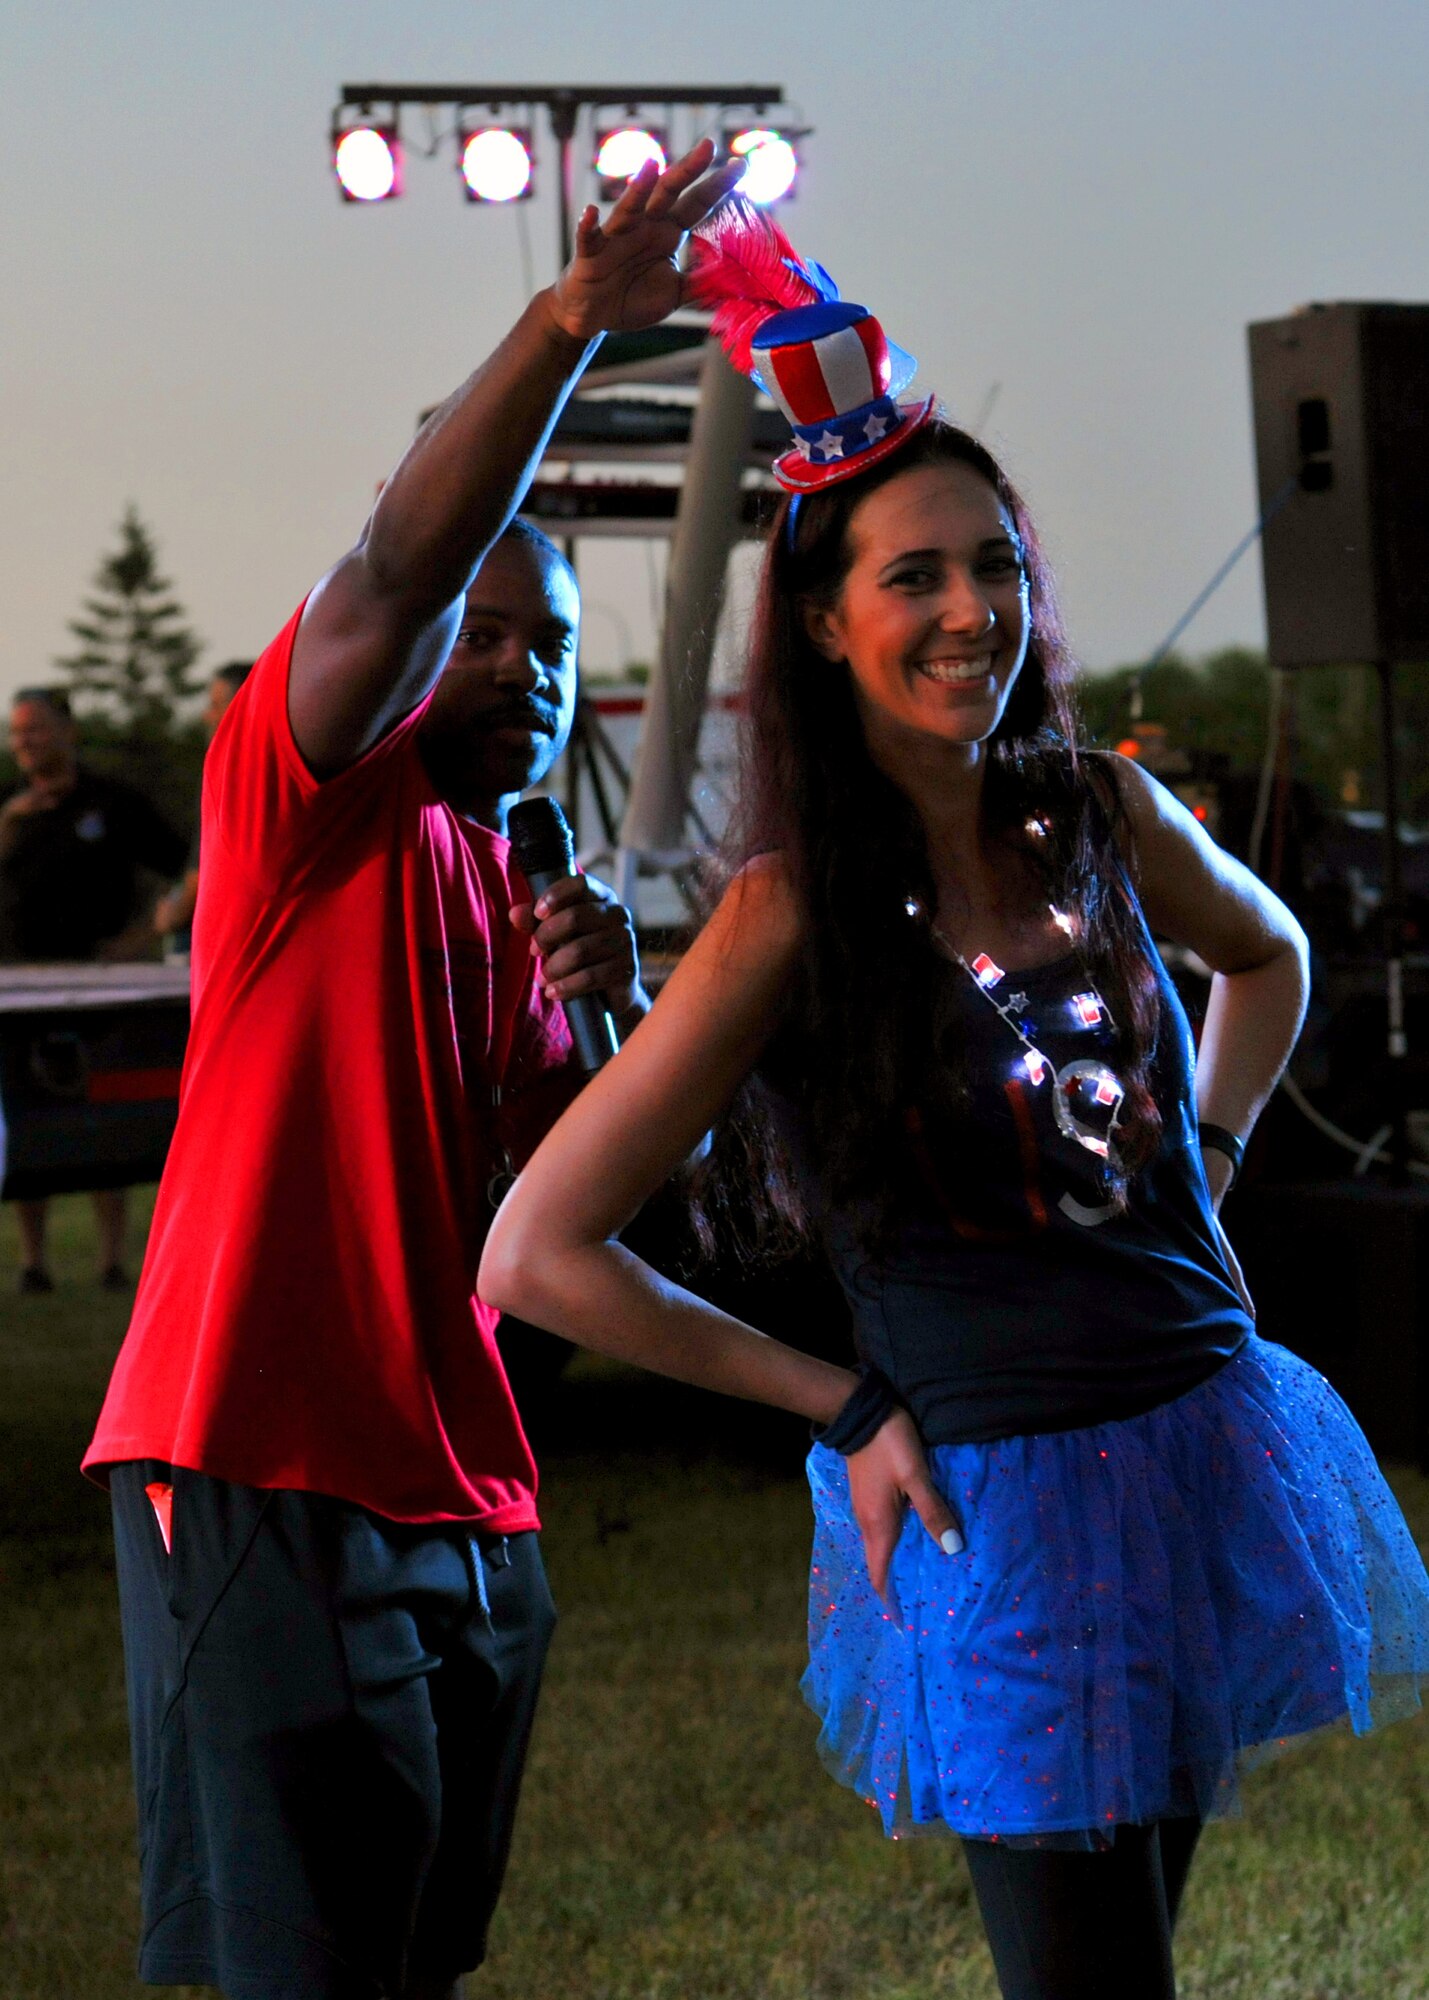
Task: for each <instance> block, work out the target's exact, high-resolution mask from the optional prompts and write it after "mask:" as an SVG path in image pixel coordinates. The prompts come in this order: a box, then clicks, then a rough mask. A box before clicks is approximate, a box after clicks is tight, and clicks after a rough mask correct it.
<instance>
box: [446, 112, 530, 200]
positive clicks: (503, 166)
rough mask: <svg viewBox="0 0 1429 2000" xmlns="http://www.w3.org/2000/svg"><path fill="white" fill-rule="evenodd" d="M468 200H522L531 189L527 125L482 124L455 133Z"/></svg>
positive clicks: (526, 197)
mask: <svg viewBox="0 0 1429 2000" xmlns="http://www.w3.org/2000/svg"><path fill="white" fill-rule="evenodd" d="M457 145H458V147H459V148H460V160H461V177H462V183H463V185H464V187H465V190H466V198H467V200H468V201H525V200H528V199H529V198H530V196H531V195H532V193H533V192H534V184H533V181H532V168H533V165H534V154H533V152H532V149H531V132H530V129H529V127H526V126H515V125H484V126H482V127H480V128H479V129H478V130H476V131H461V132H458V134H457Z"/></svg>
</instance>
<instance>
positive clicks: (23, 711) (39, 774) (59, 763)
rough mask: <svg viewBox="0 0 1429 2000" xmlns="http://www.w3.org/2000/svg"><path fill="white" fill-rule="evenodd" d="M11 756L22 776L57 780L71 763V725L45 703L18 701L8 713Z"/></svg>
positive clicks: (72, 742) (72, 756)
mask: <svg viewBox="0 0 1429 2000" xmlns="http://www.w3.org/2000/svg"><path fill="white" fill-rule="evenodd" d="M10 754H11V756H12V757H13V758H14V759H15V762H16V763H17V764H18V765H19V767H20V774H21V776H22V777H25V778H29V779H31V780H33V779H35V778H57V777H60V776H62V775H63V773H64V772H66V771H67V770H68V769H69V767H70V766H71V765H72V764H73V762H74V725H73V723H71V722H67V721H66V720H65V718H64V716H62V715H61V714H60V713H59V711H58V710H57V709H53V708H51V707H50V705H49V703H48V702H47V701H17V702H16V703H15V705H14V707H13V708H12V709H11V710H10Z"/></svg>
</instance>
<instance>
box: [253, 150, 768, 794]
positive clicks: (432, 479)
mask: <svg viewBox="0 0 1429 2000" xmlns="http://www.w3.org/2000/svg"><path fill="white" fill-rule="evenodd" d="M713 153H714V147H713V145H712V143H711V142H710V141H709V140H704V141H702V142H701V144H700V145H698V146H696V147H695V148H694V150H693V151H692V152H690V153H687V154H686V155H685V157H684V159H682V160H679V161H677V162H676V164H675V165H674V166H673V167H670V168H669V169H668V170H667V171H666V172H665V173H663V174H657V173H656V172H655V171H654V170H653V168H650V167H647V168H645V169H643V170H642V171H641V172H640V173H639V174H638V175H637V176H636V177H635V179H634V180H633V181H632V182H631V184H630V186H629V187H628V188H627V189H626V191H625V193H624V194H623V195H622V196H621V198H620V200H619V201H618V202H617V203H616V205H615V207H614V208H613V209H612V210H611V213H610V215H609V217H608V218H607V220H606V221H605V222H604V223H602V222H601V221H600V219H599V217H598V215H597V212H596V210H595V209H594V208H587V209H586V211H585V213H584V214H583V215H582V216H581V218H580V221H579V223H578V224H577V226H576V247H575V254H574V256H573V257H572V259H571V262H570V263H569V264H568V265H567V267H566V269H565V270H564V271H563V272H562V273H561V275H560V277H559V278H558V279H557V280H556V282H555V284H554V285H552V286H551V287H550V288H549V289H548V290H546V291H544V292H540V293H538V294H537V296H536V297H535V298H534V299H533V300H532V301H531V303H530V305H529V306H528V307H527V308H526V310H525V312H524V313H522V315H521V317H520V319H519V320H518V321H517V322H516V325H515V326H514V327H513V328H512V329H511V332H510V333H509V334H507V336H506V338H505V339H504V340H503V341H502V342H501V344H500V346H499V347H498V348H497V349H496V351H495V353H494V354H493V355H492V356H491V357H490V359H489V360H487V361H485V362H483V364H482V366H481V367H480V368H478V369H477V371H476V373H475V374H474V375H473V376H471V378H470V380H469V381H467V382H466V383H465V384H464V385H463V386H462V387H461V388H460V389H458V390H457V392H456V394H455V395H454V396H452V397H450V398H449V399H448V400H447V402H445V403H444V404H443V405H442V407H441V408H440V409H439V410H437V411H436V412H435V414H434V415H433V416H432V417H430V418H429V419H428V421H427V422H426V423H425V424H424V425H423V426H422V429H421V431H420V432H419V433H418V435H417V437H416V438H415V439H414V441H413V443H412V445H411V448H410V449H409V450H408V452H407V453H406V455H405V457H404V458H403V459H402V462H401V463H400V465H399V466H398V467H397V469H396V471H395V472H394V473H393V474H392V477H391V478H390V479H389V480H388V482H387V484H386V485H385V486H384V487H383V489H382V493H381V495H380V497H379V499H378V501H377V505H376V507H375V508H374V510H373V512H372V516H371V519H370V520H369V521H368V523H367V527H366V529H365V530H364V532H363V535H362V538H361V540H360V541H359V542H358V544H357V546H356V548H354V549H353V550H352V551H351V553H350V554H348V555H346V556H344V557H343V559H342V560H341V562H339V563H338V564H337V565H336V566H335V568H333V569H331V570H329V572H328V574H327V575H326V576H325V577H324V578H323V580H322V582H321V583H320V584H319V585H318V586H317V588H316V589H315V590H314V592H313V594H312V596H311V597H310V598H309V599H308V603H307V607H306V609H305V610H304V613H303V619H302V623H301V625H300V627H299V630H298V636H297V641H296V643H295V645H294V648H293V663H292V671H291V675H290V679H289V687H288V709H289V716H290V719H291V722H292V726H293V734H294V737H295V739H296V741H297V745H298V748H299V750H300V751H301V752H302V754H303V757H304V759H305V761H306V762H307V763H308V765H309V766H310V767H311V768H312V769H313V770H314V771H316V772H318V773H319V774H320V775H324V776H326V775H331V774H332V773H334V772H336V771H340V770H343V769H345V768H346V766H347V765H349V764H352V763H354V762H355V761H356V760H357V759H358V758H359V757H360V756H362V755H363V753H364V752H365V751H367V750H369V749H370V748H371V747H372V745H373V744H374V743H376V742H378V741H379V740H380V738H381V737H382V736H383V735H385V733H386V732H387V730H389V729H390V728H391V727H392V725H393V724H394V723H395V722H397V721H398V720H399V719H400V718H401V717H402V716H403V715H405V714H406V713H407V712H408V711H409V710H410V709H412V708H413V707H415V706H416V704H417V703H418V702H419V701H420V700H421V699H422V697H423V696H424V695H425V694H426V693H427V691H428V689H429V688H430V687H431V686H432V684H433V682H434V681H435V680H436V678H437V675H438V674H439V673H440V672H441V670H442V665H443V663H444V661H445V660H446V657H447V654H448V652H449V651H450V649H451V645H452V641H453V639H454V638H455V636H456V632H457V629H458V626H459V622H460V618H461V610H462V599H463V596H464V593H465V591H466V589H467V586H468V585H469V583H470V582H471V579H472V577H473V576H474V575H475V573H476V570H477V568H478V567H479V565H480V563H481V559H482V557H483V555H484V554H485V553H486V551H487V549H488V548H489V547H490V546H491V544H492V543H493V542H494V541H495V540H496V538H497V536H498V535H499V534H500V533H501V531H502V529H503V528H504V527H505V526H506V524H507V522H508V521H509V520H510V519H511V517H512V515H513V514H514V513H515V512H516V510H517V508H518V507H519V505H520V502H521V498H522V496H523V494H524V493H525V491H526V487H527V485H528V484H529V482H530V480H531V477H532V474H533V473H534V471H535V469H536V466H537V465H538V463H539V462H540V458H541V454H542V452H543V451H544V449H545V446H546V441H547V439H548V437H549V436H550V433H551V428H552V426H553V425H554V423H555V421H556V418H557V416H558V415H559V413H560V410H561V408H562V406H563V404H564V403H565V400H566V397H567V396H568V395H569V394H570V392H571V389H572V388H573V387H574V385H575V383H576V381H577V380H578V379H579V377H580V373H581V370H582V369H583V368H584V367H585V364H586V362H587V360H588V359H589V357H590V355H591V353H592V351H593V348H594V344H595V342H596V341H598V340H599V338H600V336H601V335H602V334H603V333H607V332H613V331H616V330H624V329H629V328H634V327H641V326H652V325H654V324H655V323H656V322H657V321H659V320H662V319H664V318H665V317H666V315H667V314H668V313H670V312H672V311H673V310H674V308H675V307H676V306H677V305H678V304H679V302H680V296H681V280H680V273H679V270H678V268H677V266H676V262H675V258H676V254H677V252H678V250H679V247H680V243H681V240H682V238H683V237H684V235H685V233H686V231H687V230H689V229H691V228H692V227H693V226H694V225H695V224H696V223H697V222H699V221H700V220H701V219H702V218H703V217H704V216H705V215H707V214H708V213H709V211H710V210H711V209H712V208H713V207H714V206H715V205H716V204H717V203H718V202H719V201H721V200H722V199H723V198H724V196H725V195H726V194H727V193H728V192H729V190H730V188H731V187H732V186H733V185H734V183H735V182H736V181H737V180H738V178H739V176H740V174H741V173H742V172H743V170H744V164H745V163H744V162H743V161H732V162H730V163H729V164H728V165H726V166H724V167H721V168H719V169H718V170H716V171H715V172H713V173H707V172H706V169H707V168H708V167H709V164H710V160H711V158H712V157H713Z"/></svg>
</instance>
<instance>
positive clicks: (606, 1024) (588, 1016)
mask: <svg viewBox="0 0 1429 2000" xmlns="http://www.w3.org/2000/svg"><path fill="white" fill-rule="evenodd" d="M506 830H507V833H508V835H509V836H510V840H511V852H512V853H513V854H514V855H515V857H516V861H517V865H518V866H519V868H520V870H521V873H522V874H523V875H524V876H525V877H526V880H527V881H528V882H529V883H530V884H531V894H532V896H533V897H535V898H536V899H537V900H538V901H539V899H540V898H541V897H542V896H543V895H544V894H545V893H546V891H547V889H549V888H550V887H551V885H552V884H553V883H555V882H559V881H561V880H563V879H564V878H565V877H566V876H568V875H574V874H576V873H577V872H578V870H577V868H576V857H575V845H574V843H573V841H572V839H571V830H570V827H569V826H568V825H567V824H566V816H565V814H564V813H563V812H562V811H561V808H560V807H559V805H557V803H556V801H555V800H554V799H546V798H540V799H522V800H521V801H520V802H519V803H518V804H517V805H514V806H512V808H511V810H510V812H509V813H508V814H507V815H506ZM561 1010H562V1012H563V1013H564V1014H565V1017H566V1021H567V1023H568V1025H569V1027H570V1031H571V1040H572V1042H573V1043H574V1044H575V1050H576V1059H577V1061H578V1062H579V1063H580V1066H581V1068H582V1069H583V1070H584V1071H585V1073H586V1075H587V1076H594V1075H595V1073H596V1071H597V1070H598V1069H599V1068H600V1066H601V1064H602V1063H607V1062H609V1061H610V1058H611V1057H612V1056H613V1055H614V1054H615V1052H616V1050H617V1049H618V1048H619V1047H620V1039H619V1037H618V1036H617V1034H616V1032H615V1023H614V1021H613V1020H612V1019H611V1016H610V1009H609V1007H607V1006H606V1004H605V996H604V994H602V993H577V994H575V995H574V996H573V998H571V999H569V1000H563V1001H562V1002H561Z"/></svg>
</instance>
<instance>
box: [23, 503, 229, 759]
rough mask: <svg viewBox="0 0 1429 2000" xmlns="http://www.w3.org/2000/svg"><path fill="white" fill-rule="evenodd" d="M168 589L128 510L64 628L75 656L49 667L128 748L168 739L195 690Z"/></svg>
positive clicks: (185, 633) (194, 650)
mask: <svg viewBox="0 0 1429 2000" xmlns="http://www.w3.org/2000/svg"><path fill="white" fill-rule="evenodd" d="M170 589H171V586H170V583H169V580H168V578H167V577H163V576H160V574H159V568H158V551H157V550H156V548H155V546H154V541H153V537H152V536H151V535H150V533H149V531H148V529H147V528H146V527H145V525H144V523H143V521H142V520H141V519H140V518H139V511H138V509H137V508H136V507H134V506H133V505H132V504H131V505H130V506H128V507H126V508H125V510H124V518H123V520H122V521H121V522H120V524H119V547H118V548H117V549H116V550H115V551H114V553H113V554H112V555H107V556H105V557H104V559H103V561H102V562H101V563H100V565H99V568H98V570H97V571H96V572H95V577H94V586H93V595H91V596H89V597H87V598H86V599H85V602H84V615H83V616H82V617H80V618H73V619H71V620H70V623H69V629H70V631H71V632H72V633H73V634H74V636H75V638H76V639H78V640H79V641H80V650H79V651H78V652H77V653H73V654H71V655H69V656H68V657H67V658H57V659H56V661H55V665H56V666H57V667H59V668H61V669H62V670H63V671H64V672H65V673H67V674H68V675H69V676H70V678H71V682H72V685H73V688H74V691H75V693H76V694H78V695H96V696H98V697H99V698H100V702H101V704H102V705H101V707H100V709H99V711H98V713H99V714H100V715H102V716H103V717H105V718H106V719H107V720H108V721H109V722H110V723H111V724H112V725H114V727H115V730H116V733H117V734H118V735H119V736H120V737H121V738H123V739H125V740H127V741H129V742H130V743H135V744H137V743H140V742H143V741H146V740H147V741H149V742H152V741H153V740H154V739H155V738H157V737H163V736H167V735H169V734H170V733H171V732H172V731H173V729H174V727H175V725H176V723H177V721H178V705H179V703H180V702H182V701H183V700H184V698H185V697H186V696H188V695H193V694H197V693H198V691H199V689H200V687H201V685H202V683H201V682H200V681H197V680H195V679H193V678H192V676H191V675H190V672H189V669H190V668H191V667H192V666H193V664H194V662H195V661H196V660H197V659H198V656H199V652H200V650H201V648H200V643H199V641H198V639H197V638H196V637H195V636H194V634H193V633H192V632H191V631H190V630H189V628H188V626H187V625H186V624H185V623H184V611H183V607H182V606H181V605H180V604H179V603H178V602H177V601H176V600H175V599H174V598H173V597H172V596H170V595H169V591H170ZM91 713H93V711H91Z"/></svg>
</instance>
